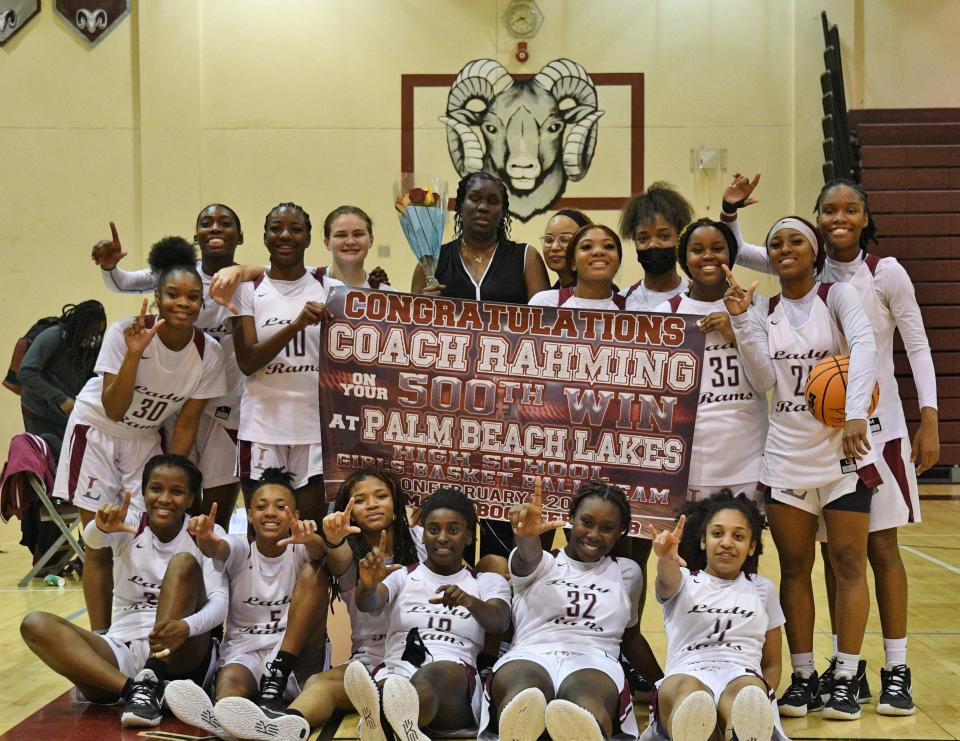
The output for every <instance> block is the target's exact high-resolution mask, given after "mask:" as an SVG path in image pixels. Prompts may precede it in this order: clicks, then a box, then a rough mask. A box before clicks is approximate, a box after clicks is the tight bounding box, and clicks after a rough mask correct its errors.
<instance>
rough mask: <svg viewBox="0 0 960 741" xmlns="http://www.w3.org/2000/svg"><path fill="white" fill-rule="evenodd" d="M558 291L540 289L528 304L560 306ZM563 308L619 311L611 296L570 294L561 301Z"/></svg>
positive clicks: (554, 289)
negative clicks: (582, 296) (594, 296)
mask: <svg viewBox="0 0 960 741" xmlns="http://www.w3.org/2000/svg"><path fill="white" fill-rule="evenodd" d="M560 305H561V304H560V291H559V290H557V289H556V288H552V289H550V290H547V291H540V293H537V294H534V296H533V298H531V299H530V306H560ZM563 308H565V309H595V310H596V309H601V310H604V311H620V307H619V306H617V304H616V302H615V301H614V300H613V298H612V297H611V298H580V297H578V296H576V295H573V294H571V296H570V298H568V299H567V300H566V301H564V302H563Z"/></svg>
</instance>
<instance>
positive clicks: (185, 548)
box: [88, 515, 226, 640]
mask: <svg viewBox="0 0 960 741" xmlns="http://www.w3.org/2000/svg"><path fill="white" fill-rule="evenodd" d="M187 521H188V518H187V517H184V518H183V527H182V528H181V530H180V532H179V534H178V535H177V536H176V537H175V538H174V539H173V540H171V541H170V542H168V543H164V542H162V541H161V540H159V539H158V538H157V536H156V535H154V533H153V531H152V530H151V529H150V528H149V527H148V526H147V516H146V515H143V516H142V517H141V518H140V521H139V527H140V532H139V533H138V534H137V535H132V534H130V533H110V534H108V535H105V536H103V540H104V541H105V543H106V544H107V545H109V546H110V547H111V549H112V550H113V623H112V624H111V625H110V630H109V634H110V635H111V636H116V637H117V638H122V639H124V640H134V639H139V638H146V637H147V636H148V635H149V634H150V631H151V630H153V625H154V621H155V619H156V615H157V603H158V601H159V599H160V585H161V584H162V583H163V576H164V574H166V572H167V564H168V563H169V562H170V559H171V558H173V557H174V556H175V555H176V554H178V553H189V554H191V555H193V556H194V558H196V559H197V562H198V563H199V564H200V565H201V567H202V568H203V581H204V585H205V587H206V588H207V591H208V593H209V592H210V591H211V590H212V589H214V588H215V587H216V586H218V585H220V584H222V581H223V574H222V572H221V571H220V570H218V569H217V568H216V566H215V565H214V563H213V561H211V560H210V559H209V558H205V557H204V556H203V555H202V554H201V553H200V549H199V548H198V547H197V544H196V542H194V540H193V537H192V536H191V535H190V534H189V533H188V532H187ZM127 522H128V523H136V520H135V519H134V518H133V517H130V518H128V519H127ZM91 525H92V526H93V527H94V528H95V527H96V521H95V520H94V521H91V523H90V525H88V527H90V526H91ZM217 532H218V534H219V535H220V536H221V537H225V536H226V533H225V532H224V531H223V529H221V528H220V527H219V526H217Z"/></svg>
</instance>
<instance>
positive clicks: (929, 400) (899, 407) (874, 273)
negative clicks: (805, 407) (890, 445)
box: [820, 253, 937, 443]
mask: <svg viewBox="0 0 960 741" xmlns="http://www.w3.org/2000/svg"><path fill="white" fill-rule="evenodd" d="M871 268H872V270H871ZM820 276H821V279H822V280H824V281H833V282H837V283H841V282H849V283H850V285H852V286H853V287H854V288H856V290H857V293H858V294H859V296H860V300H861V301H862V302H863V308H864V310H865V311H866V312H867V318H868V319H869V320H870V325H871V326H872V327H873V336H874V339H875V340H876V343H877V382H878V383H879V384H880V402H879V403H878V405H877V409H876V411H874V413H873V414H872V415H871V431H872V434H873V439H874V440H876V441H877V442H878V443H885V442H886V441H888V440H895V439H896V438H900V437H906V436H907V421H906V418H905V416H904V413H903V402H901V401H900V390H899V388H898V387H897V377H896V374H895V372H894V366H893V351H894V345H893V336H894V334H895V332H896V331H897V330H898V329H899V330H900V337H901V339H902V340H903V346H904V349H905V350H906V351H907V359H908V360H909V361H910V369H911V371H913V380H914V383H915V385H916V387H917V395H918V401H919V406H920V407H921V408H922V407H932V408H933V409H936V408H937V377H936V372H935V371H934V368H933V358H932V356H931V355H930V343H929V342H928V341H927V333H926V330H925V329H924V327H923V317H922V316H921V315H920V307H919V306H918V305H917V297H916V295H915V294H914V291H913V283H912V282H911V281H910V276H909V275H907V271H906V270H904V269H903V266H902V265H901V264H900V263H899V262H897V260H896V259H895V258H893V257H882V258H878V257H875V256H873V255H869V256H867V257H866V259H865V258H864V256H863V254H862V253H861V254H860V255H858V256H857V258H856V259H855V260H852V261H851V262H837V261H836V260H833V259H831V258H829V257H828V258H827V261H826V263H825V264H824V266H823V270H822V271H821V273H820ZM874 420H876V423H874Z"/></svg>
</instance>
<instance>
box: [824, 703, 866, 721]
mask: <svg viewBox="0 0 960 741" xmlns="http://www.w3.org/2000/svg"><path fill="white" fill-rule="evenodd" d="M823 717H824V718H825V719H826V720H857V719H858V718H859V717H860V706H859V705H857V711H856V712H855V713H845V712H843V711H842V710H837V709H836V708H832V707H830V706H829V705H827V706H826V707H825V708H824V709H823Z"/></svg>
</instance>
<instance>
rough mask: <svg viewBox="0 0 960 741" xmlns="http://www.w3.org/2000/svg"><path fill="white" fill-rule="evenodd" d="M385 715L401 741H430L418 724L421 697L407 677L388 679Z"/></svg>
mask: <svg viewBox="0 0 960 741" xmlns="http://www.w3.org/2000/svg"><path fill="white" fill-rule="evenodd" d="M383 713H384V715H386V716H387V722H388V723H389V724H390V727H391V728H392V729H393V732H394V733H395V734H396V735H397V738H398V739H399V740H400V741H430V738H429V737H428V736H426V735H425V734H424V733H423V732H422V731H421V730H420V726H419V723H418V720H419V718H420V697H419V696H418V695H417V690H416V688H414V686H413V685H412V684H410V680H409V679H407V678H406V677H399V676H397V675H396V674H394V675H391V676H389V677H387V681H386V682H384V684H383Z"/></svg>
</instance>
